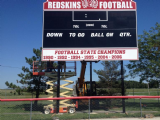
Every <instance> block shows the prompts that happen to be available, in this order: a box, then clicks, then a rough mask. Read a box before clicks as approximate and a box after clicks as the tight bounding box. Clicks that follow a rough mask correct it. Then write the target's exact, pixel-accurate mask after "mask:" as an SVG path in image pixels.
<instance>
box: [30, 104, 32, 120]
mask: <svg viewBox="0 0 160 120" xmlns="http://www.w3.org/2000/svg"><path fill="white" fill-rule="evenodd" d="M30 120H32V101H31V108H30Z"/></svg>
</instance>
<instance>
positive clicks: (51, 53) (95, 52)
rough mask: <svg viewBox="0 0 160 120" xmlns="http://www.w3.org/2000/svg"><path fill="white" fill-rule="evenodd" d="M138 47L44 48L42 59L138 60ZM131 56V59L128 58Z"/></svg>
mask: <svg viewBox="0 0 160 120" xmlns="http://www.w3.org/2000/svg"><path fill="white" fill-rule="evenodd" d="M138 53H139V52H138V48H104V49H103V48H91V49H86V48H72V49H66V48H62V49H45V48H43V49H42V56H41V57H42V58H41V60H42V61H83V60H85V61H96V60H138V59H139V57H138V56H139V55H138ZM128 58H129V59H128Z"/></svg>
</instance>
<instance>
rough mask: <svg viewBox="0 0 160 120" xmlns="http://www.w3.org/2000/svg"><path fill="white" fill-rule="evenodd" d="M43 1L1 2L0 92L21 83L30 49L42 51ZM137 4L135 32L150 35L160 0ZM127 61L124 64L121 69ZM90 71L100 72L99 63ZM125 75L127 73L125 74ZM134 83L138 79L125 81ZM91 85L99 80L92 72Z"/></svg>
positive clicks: (87, 72)
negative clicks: (18, 81) (9, 83)
mask: <svg viewBox="0 0 160 120" xmlns="http://www.w3.org/2000/svg"><path fill="white" fill-rule="evenodd" d="M45 1H46V0H0V89H4V88H7V86H6V85H5V82H6V81H8V82H12V83H14V84H17V83H16V80H20V78H19V77H18V76H17V74H19V73H21V72H22V70H21V68H22V66H28V64H27V63H26V61H25V57H28V58H30V57H32V56H33V55H34V54H33V48H36V49H39V48H40V47H42V18H43V14H42V13H43V2H45ZM135 2H137V30H138V35H140V34H143V30H146V31H149V29H150V28H151V27H154V26H155V23H156V22H159V23H160V15H159V12H160V7H159V5H160V0H135ZM128 63H129V61H124V66H125V65H127V64H128ZM89 67H90V66H89V63H88V64H87V67H86V75H85V79H86V81H89V80H90V73H89V71H90V69H89ZM80 68H81V65H80V62H77V76H75V77H72V78H71V80H73V81H75V80H77V78H78V77H79V75H80ZM92 68H93V69H96V70H99V69H103V66H102V65H101V61H100V62H99V63H93V66H92ZM127 72H128V70H127ZM127 79H128V80H130V79H131V80H136V81H138V80H139V78H138V77H136V78H134V79H133V78H127ZM93 81H98V76H97V74H96V73H94V72H93Z"/></svg>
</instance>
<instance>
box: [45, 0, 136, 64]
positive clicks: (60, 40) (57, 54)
mask: <svg viewBox="0 0 160 120" xmlns="http://www.w3.org/2000/svg"><path fill="white" fill-rule="evenodd" d="M43 10H44V11H43V39H42V43H43V44H42V45H43V50H42V61H49V60H50V61H61V60H62V61H69V60H71V61H75V60H78V61H82V60H86V61H91V60H93V61H95V60H138V43H137V15H136V3H135V2H133V1H132V0H114V1H112V0H70V1H62V0H48V1H47V2H45V3H44V5H43Z"/></svg>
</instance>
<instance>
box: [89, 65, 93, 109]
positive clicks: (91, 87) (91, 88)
mask: <svg viewBox="0 0 160 120" xmlns="http://www.w3.org/2000/svg"><path fill="white" fill-rule="evenodd" d="M92 90H93V86H92V62H90V96H92V92H93V91H92ZM90 112H92V99H91V100H90Z"/></svg>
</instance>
